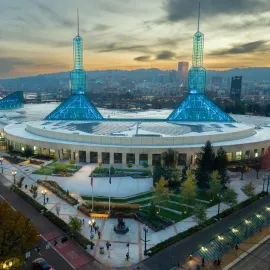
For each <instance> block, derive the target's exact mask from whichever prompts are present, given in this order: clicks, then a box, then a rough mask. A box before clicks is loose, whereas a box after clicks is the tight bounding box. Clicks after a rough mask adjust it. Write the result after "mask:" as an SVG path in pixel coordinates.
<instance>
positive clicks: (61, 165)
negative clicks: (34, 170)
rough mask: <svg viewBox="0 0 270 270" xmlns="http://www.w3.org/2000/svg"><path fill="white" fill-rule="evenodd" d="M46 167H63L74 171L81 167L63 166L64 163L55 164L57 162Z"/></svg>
mask: <svg viewBox="0 0 270 270" xmlns="http://www.w3.org/2000/svg"><path fill="white" fill-rule="evenodd" d="M48 166H53V167H55V168H57V167H63V168H64V167H65V168H67V169H74V170H79V169H80V168H81V166H79V165H78V166H77V165H74V164H65V163H57V162H52V163H50V164H48Z"/></svg>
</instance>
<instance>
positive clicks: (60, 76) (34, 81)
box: [0, 67, 270, 90]
mask: <svg viewBox="0 0 270 270" xmlns="http://www.w3.org/2000/svg"><path fill="white" fill-rule="evenodd" d="M169 72H170V71H169V70H166V71H164V70H159V69H155V68H152V69H136V70H112V78H113V81H115V82H119V81H120V80H121V77H122V76H127V77H129V78H131V79H132V80H135V81H137V82H142V81H143V80H147V81H150V82H154V81H155V80H156V78H157V76H158V75H159V74H161V73H162V74H164V81H165V82H166V81H168V80H169ZM107 74H108V70H102V71H100V70H96V71H87V79H88V80H89V81H90V80H92V79H99V80H100V81H101V82H106V79H107ZM212 76H221V77H223V78H224V79H228V78H229V77H232V76H243V81H244V82H251V81H258V82H261V81H270V68H267V67H259V68H239V69H238V68H236V69H230V70H225V71H216V70H208V71H207V79H208V80H210V79H211V78H212ZM68 83H69V72H60V73H51V74H40V75H37V76H31V77H22V78H12V79H2V80H0V87H4V88H9V89H14V90H15V89H16V90H26V89H28V90H37V89H38V88H40V89H58V88H65V87H66V88H68Z"/></svg>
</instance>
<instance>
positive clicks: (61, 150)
mask: <svg viewBox="0 0 270 270" xmlns="http://www.w3.org/2000/svg"><path fill="white" fill-rule="evenodd" d="M58 153H60V157H59V155H58ZM57 157H58V158H59V159H60V160H62V159H63V149H57Z"/></svg>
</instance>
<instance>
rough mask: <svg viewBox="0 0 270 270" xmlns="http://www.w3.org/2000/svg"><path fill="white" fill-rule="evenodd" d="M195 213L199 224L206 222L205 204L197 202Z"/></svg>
mask: <svg viewBox="0 0 270 270" xmlns="http://www.w3.org/2000/svg"><path fill="white" fill-rule="evenodd" d="M193 215H194V217H195V219H196V221H197V223H198V224H199V225H200V224H202V223H204V222H205V221H206V220H207V214H206V207H205V206H204V205H203V204H196V205H195V207H194V210H193Z"/></svg>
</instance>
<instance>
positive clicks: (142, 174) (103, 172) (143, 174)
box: [91, 167, 152, 178]
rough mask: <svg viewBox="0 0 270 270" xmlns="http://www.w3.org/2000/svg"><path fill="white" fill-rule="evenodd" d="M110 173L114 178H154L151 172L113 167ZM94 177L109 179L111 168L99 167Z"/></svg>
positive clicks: (93, 174) (94, 172)
mask: <svg viewBox="0 0 270 270" xmlns="http://www.w3.org/2000/svg"><path fill="white" fill-rule="evenodd" d="M110 173H111V175H112V176H114V177H127V176H130V177H132V178H149V177H152V172H151V171H150V170H143V169H138V170H137V169H117V168H114V167H111V169H110ZM91 175H92V176H93V177H107V176H108V175H109V168H103V167H97V168H95V169H94V170H93V172H92V174H91Z"/></svg>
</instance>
